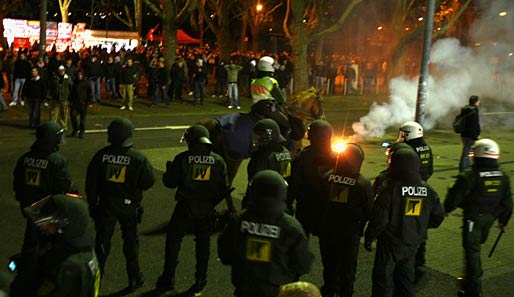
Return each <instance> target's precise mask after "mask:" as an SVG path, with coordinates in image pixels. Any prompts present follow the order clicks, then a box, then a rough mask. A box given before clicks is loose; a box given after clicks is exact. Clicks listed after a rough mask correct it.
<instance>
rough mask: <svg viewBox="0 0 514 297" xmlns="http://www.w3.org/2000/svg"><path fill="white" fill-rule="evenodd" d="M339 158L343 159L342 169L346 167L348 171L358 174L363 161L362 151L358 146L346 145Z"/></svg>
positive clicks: (353, 144) (354, 144)
mask: <svg viewBox="0 0 514 297" xmlns="http://www.w3.org/2000/svg"><path fill="white" fill-rule="evenodd" d="M341 156H342V157H343V162H342V164H344V165H343V167H344V166H348V169H350V171H352V173H359V172H360V170H361V166H362V162H363V161H364V151H363V150H362V148H361V147H360V145H358V144H356V143H347V144H346V147H345V149H344V151H343V152H342V154H341Z"/></svg>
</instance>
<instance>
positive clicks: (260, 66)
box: [257, 56, 275, 72]
mask: <svg viewBox="0 0 514 297" xmlns="http://www.w3.org/2000/svg"><path fill="white" fill-rule="evenodd" d="M274 63H275V60H274V59H273V58H272V57H270V56H264V57H262V58H260V59H259V62H258V63H257V70H259V71H264V72H275V67H273V64H274Z"/></svg>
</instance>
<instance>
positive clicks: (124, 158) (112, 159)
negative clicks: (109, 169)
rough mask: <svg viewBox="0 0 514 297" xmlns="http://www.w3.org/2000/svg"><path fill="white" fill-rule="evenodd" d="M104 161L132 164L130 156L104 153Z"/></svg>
mask: <svg viewBox="0 0 514 297" xmlns="http://www.w3.org/2000/svg"><path fill="white" fill-rule="evenodd" d="M102 163H109V164H118V165H130V157H129V156H118V155H103V156H102Z"/></svg>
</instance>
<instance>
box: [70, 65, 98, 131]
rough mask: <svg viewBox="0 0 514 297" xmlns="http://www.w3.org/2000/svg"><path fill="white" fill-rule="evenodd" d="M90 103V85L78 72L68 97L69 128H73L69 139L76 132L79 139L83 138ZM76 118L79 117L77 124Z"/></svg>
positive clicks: (91, 97)
mask: <svg viewBox="0 0 514 297" xmlns="http://www.w3.org/2000/svg"><path fill="white" fill-rule="evenodd" d="M92 101H93V92H92V90H91V84H90V83H89V82H88V81H87V80H86V79H85V77H84V74H83V73H82V72H81V71H79V72H78V73H77V79H76V80H75V83H74V84H73V87H72V89H71V96H70V107H71V126H72V127H73V131H72V132H71V135H70V136H71V137H74V136H75V135H76V134H77V132H78V134H79V138H84V132H85V131H86V116H87V108H88V106H89V103H90V102H92ZM77 116H79V117H80V123H77Z"/></svg>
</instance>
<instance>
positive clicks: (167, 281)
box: [155, 273, 175, 291]
mask: <svg viewBox="0 0 514 297" xmlns="http://www.w3.org/2000/svg"><path fill="white" fill-rule="evenodd" d="M155 288H156V289H157V290H161V291H171V290H173V289H174V288H175V277H174V275H173V274H171V273H163V274H161V275H160V276H159V278H158V279H157V282H156V283H155Z"/></svg>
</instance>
